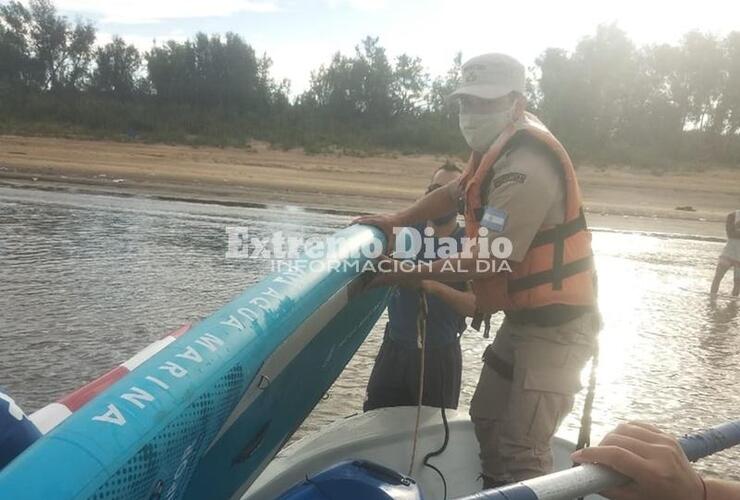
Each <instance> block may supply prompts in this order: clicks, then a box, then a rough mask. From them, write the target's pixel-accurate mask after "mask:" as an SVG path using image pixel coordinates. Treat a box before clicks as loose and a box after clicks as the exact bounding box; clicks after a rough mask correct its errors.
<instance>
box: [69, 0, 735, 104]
mask: <svg viewBox="0 0 740 500" xmlns="http://www.w3.org/2000/svg"><path fill="white" fill-rule="evenodd" d="M55 3H56V5H57V6H58V7H59V9H60V10H61V11H62V13H63V14H65V15H67V16H69V17H70V18H76V17H78V16H81V17H84V18H89V19H91V20H92V21H94V23H95V24H96V26H97V27H98V30H99V41H100V42H102V43H104V42H106V41H108V40H109V39H110V37H111V36H112V35H113V34H118V35H121V36H122V37H123V38H125V39H126V40H127V41H129V42H130V43H134V44H135V45H136V46H137V47H139V48H140V49H143V50H146V49H148V48H150V47H151V46H152V41H153V40H154V39H156V40H157V42H158V43H161V42H163V41H165V40H167V39H176V40H184V39H185V38H188V37H191V36H192V35H193V34H194V33H195V32H197V31H205V32H207V33H223V32H226V31H234V32H236V33H239V34H240V35H242V36H243V37H244V39H245V40H246V41H247V42H248V43H250V44H251V45H252V46H253V47H254V48H255V50H256V51H257V53H258V54H261V53H262V52H263V51H266V52H267V53H268V55H269V56H270V57H272V59H273V61H274V66H273V75H274V76H275V77H276V78H277V79H281V78H289V79H290V80H291V81H292V87H293V93H296V92H300V91H301V90H303V89H304V88H305V87H306V86H307V84H308V80H309V77H310V72H311V70H313V69H316V68H318V67H319V66H320V65H321V64H322V63H326V62H328V61H329V60H330V59H331V56H332V54H333V53H334V52H336V51H337V50H341V51H342V52H344V53H349V52H351V51H352V50H353V47H354V46H355V45H356V44H357V43H358V42H359V41H360V40H361V39H362V38H364V37H365V36H366V35H372V36H379V37H380V42H381V45H383V46H384V47H386V49H387V50H388V54H389V56H390V57H391V58H393V57H395V56H397V55H398V54H400V53H403V52H407V53H409V54H411V55H418V56H420V57H421V58H422V60H423V61H424V64H425V65H426V67H427V69H428V71H429V72H430V73H431V74H432V75H437V74H441V73H443V72H444V71H446V70H447V68H449V67H450V64H451V61H452V58H453V56H454V54H455V52H457V51H462V52H463V58H466V57H470V56H473V55H476V54H479V53H484V52H493V51H496V52H507V53H509V54H511V55H513V56H515V57H517V58H519V59H520V60H521V61H522V62H523V63H524V64H526V65H528V66H529V65H531V64H532V63H533V62H534V59H535V58H536V57H537V56H538V55H539V54H540V53H541V52H542V51H543V50H544V49H545V48H547V47H562V48H565V49H569V50H570V49H573V47H574V46H575V44H576V43H577V41H578V40H579V39H580V38H582V37H583V36H585V35H589V34H592V33H593V32H594V31H595V28H596V26H597V25H598V24H600V23H610V22H617V24H618V26H620V27H621V28H622V29H624V30H625V31H626V32H627V33H628V34H629V36H630V37H631V38H632V39H633V40H634V41H635V42H636V43H638V44H644V43H654V42H669V43H675V42H677V41H678V40H679V39H680V37H681V35H683V34H684V33H686V32H687V31H690V30H692V29H699V30H701V31H709V32H713V33H717V34H719V35H724V34H726V33H727V32H729V31H731V30H733V29H735V30H740V5H739V6H733V4H736V2H734V1H724V2H723V1H719V0H702V1H691V2H680V1H679V0H673V1H663V0H658V1H650V0H640V1H638V0H622V1H608V2H605V1H598V0H590V1H580V0H579V1H560V2H557V1H553V0H549V1H546V0H529V1H526V2H511V1H510V2H500V1H496V0H427V1H422V0H409V1H395V2H393V1H390V0H206V1H204V0H56V2H55Z"/></svg>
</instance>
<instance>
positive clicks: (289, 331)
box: [0, 226, 388, 500]
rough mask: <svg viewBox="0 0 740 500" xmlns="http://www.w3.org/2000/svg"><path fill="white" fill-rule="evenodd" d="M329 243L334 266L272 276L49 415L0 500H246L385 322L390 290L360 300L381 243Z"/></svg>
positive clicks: (0, 481)
mask: <svg viewBox="0 0 740 500" xmlns="http://www.w3.org/2000/svg"><path fill="white" fill-rule="evenodd" d="M334 237H335V238H337V239H342V240H343V243H342V244H341V245H339V246H338V247H336V248H335V250H334V251H333V252H332V253H331V254H330V255H326V256H322V257H321V258H318V259H309V258H307V257H306V258H304V259H302V260H301V261H300V262H302V263H303V264H302V265H301V264H300V262H299V266H297V267H298V269H296V266H294V267H293V268H291V269H286V270H284V271H281V272H277V273H274V274H272V275H270V276H268V277H267V278H266V279H264V280H263V281H261V282H260V283H258V284H257V285H254V286H252V287H250V288H249V289H248V290H247V291H246V292H244V293H243V294H242V295H241V296H239V297H237V298H236V299H235V300H233V301H232V302H231V303H229V304H227V305H226V306H225V307H223V308H222V309H221V310H219V311H217V312H215V313H214V314H213V315H211V316H210V317H208V318H206V319H205V320H203V321H202V322H200V323H199V324H196V325H194V326H192V327H190V328H184V329H181V331H178V332H176V334H173V335H170V336H168V337H165V338H164V339H162V340H161V341H158V342H157V343H155V345H153V346H150V347H149V348H147V349H145V350H144V351H143V352H142V353H140V354H138V355H137V356H134V358H132V359H131V360H129V361H128V362H126V363H124V364H123V365H121V367H118V368H117V369H115V370H113V371H112V372H111V373H109V374H106V376H105V377H103V378H104V380H102V381H101V380H99V381H96V382H95V383H93V384H91V385H88V386H86V387H85V388H83V389H84V390H82V391H81V392H80V391H77V393H75V395H74V396H75V397H70V398H65V400H62V402H60V403H56V404H54V405H50V407H48V408H46V409H44V411H42V412H41V414H40V415H37V416H36V418H35V419H34V420H35V421H37V422H39V423H40V425H41V426H42V427H44V430H46V431H47V434H46V435H45V436H44V437H42V438H41V439H40V440H39V441H37V442H36V443H35V444H34V445H33V446H31V447H30V448H29V449H28V450H26V451H25V452H24V453H23V454H21V455H20V456H19V457H17V458H16V459H15V460H14V461H13V462H11V463H10V464H9V465H8V466H7V467H6V468H5V469H4V470H3V471H2V472H0V497H2V498H13V499H16V500H23V499H34V500H35V499H50V498H54V499H58V500H65V499H78V498H79V499H82V498H91V499H114V498H115V499H119V498H120V499H142V498H143V499H149V500H157V499H167V500H173V499H180V498H186V499H204V498H208V499H213V500H219V499H228V498H239V497H240V496H241V495H242V494H243V492H244V491H246V489H247V488H248V487H249V485H250V484H251V483H252V482H253V481H254V479H255V478H256V477H257V475H258V474H259V473H260V472H261V471H262V469H263V468H264V467H265V466H266V465H267V464H268V463H269V462H270V460H271V459H272V458H273V456H274V455H275V454H276V453H277V452H278V451H279V450H280V448H281V447H282V446H283V444H284V443H285V442H286V441H287V440H288V439H289V437H290V436H291V435H292V434H293V432H294V431H295V430H296V429H297V428H298V427H299V426H300V424H301V422H303V420H304V419H305V417H306V416H307V415H308V414H309V413H310V411H311V409H312V408H313V407H314V406H315V405H316V403H317V402H318V401H319V399H320V398H321V396H322V395H323V394H324V393H325V392H326V391H327V390H328V389H329V387H330V386H331V384H332V383H333V382H334V380H335V379H336V378H337V377H338V376H339V374H340V373H341V371H342V370H343V369H344V367H345V366H346V364H347V363H348V362H349V360H350V359H351V357H352V355H353V354H354V353H355V351H356V350H357V348H358V347H359V346H360V344H361V343H362V342H363V341H364V339H365V337H366V336H367V334H368V333H369V332H370V330H371V329H372V327H373V325H374V324H375V322H376V321H377V319H378V318H379V317H380V315H381V313H382V312H383V310H384V308H385V305H386V301H387V296H388V291H387V289H374V290H370V291H364V290H363V281H364V278H366V277H367V276H366V275H365V274H363V270H366V269H367V264H369V263H370V262H371V261H372V255H374V254H377V252H376V250H377V249H378V247H380V250H382V247H383V246H385V239H384V236H383V235H382V233H381V232H380V231H379V230H377V229H375V228H372V227H367V226H351V227H349V228H346V229H344V230H342V231H340V232H338V233H337V234H335V235H334ZM361 250H364V251H361ZM368 255H369V256H368ZM337 263H343V264H351V265H336V264H337ZM308 264H310V265H308ZM78 407H79V408H78ZM55 420H56V421H60V420H61V422H56V421H55Z"/></svg>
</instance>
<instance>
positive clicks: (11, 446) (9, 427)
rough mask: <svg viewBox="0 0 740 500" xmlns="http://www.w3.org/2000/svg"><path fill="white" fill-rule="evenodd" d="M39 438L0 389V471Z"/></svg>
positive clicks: (30, 423) (33, 426)
mask: <svg viewBox="0 0 740 500" xmlns="http://www.w3.org/2000/svg"><path fill="white" fill-rule="evenodd" d="M40 437H41V432H39V430H38V429H37V428H36V426H35V425H34V424H33V422H31V421H30V420H29V419H28V417H26V414H25V413H23V410H21V409H20V407H19V406H18V405H17V404H15V401H13V399H12V398H11V397H10V396H8V395H7V394H6V393H4V392H3V391H2V390H1V389H0V470H2V469H3V468H4V467H5V466H6V465H8V464H9V463H10V462H11V461H12V460H13V459H14V458H15V457H17V456H18V455H20V454H21V452H23V450H25V449H26V448H28V447H29V446H31V444H33V442H34V441H36V440H37V439H38V438H40Z"/></svg>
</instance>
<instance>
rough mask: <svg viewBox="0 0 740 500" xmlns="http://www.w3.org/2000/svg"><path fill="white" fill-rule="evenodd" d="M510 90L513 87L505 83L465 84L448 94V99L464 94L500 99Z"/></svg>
mask: <svg viewBox="0 0 740 500" xmlns="http://www.w3.org/2000/svg"><path fill="white" fill-rule="evenodd" d="M510 92H511V88H510V87H508V86H503V85H463V86H462V87H460V88H458V89H457V90H456V91H454V92H453V93H452V94H450V95H448V96H447V100H448V101H450V100H452V99H454V98H456V97H460V96H463V95H472V96H473V97H479V98H481V99H498V98H499V97H503V96H505V95H508V94H509V93H510Z"/></svg>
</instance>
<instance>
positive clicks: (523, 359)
mask: <svg viewBox="0 0 740 500" xmlns="http://www.w3.org/2000/svg"><path fill="white" fill-rule="evenodd" d="M599 321H600V320H599V317H598V315H597V314H585V315H584V316H581V317H580V318H577V319H575V320H572V321H569V322H567V323H565V324H563V325H560V326H557V327H539V326H534V325H517V324H513V323H511V322H510V321H507V320H504V322H503V324H502V325H501V328H500V329H499V331H498V333H497V334H496V338H495V340H494V342H493V344H492V345H491V346H489V347H488V349H489V352H488V353H487V355H491V354H493V355H494V361H495V362H494V363H492V364H493V365H495V366H496V367H497V369H496V370H494V369H492V368H491V366H489V363H486V364H484V365H483V369H482V371H481V375H480V380H479V381H478V386H477V387H476V389H475V394H474V395H473V399H472V401H471V403H470V417H471V419H472V421H473V424H474V426H475V434H476V436H477V438H478V443H479V444H480V459H481V467H482V472H483V475H484V476H486V479H488V480H489V481H493V482H505V483H508V482H513V481H521V480H524V479H529V478H532V477H536V476H540V475H542V474H547V473H549V472H551V469H552V452H551V450H550V439H552V437H553V435H554V434H555V431H557V429H558V427H559V426H560V423H561V422H562V421H563V419H564V418H565V416H566V415H568V413H569V412H570V411H571V409H572V408H573V400H574V396H575V394H576V393H577V392H578V391H579V390H580V389H581V384H580V373H581V370H582V369H583V367H584V366H585V364H586V362H587V361H588V360H589V359H590V357H591V355H592V353H593V346H594V345H595V342H596V334H597V333H598V330H599ZM490 351H492V352H490ZM507 371H508V373H507ZM502 373H503V375H502Z"/></svg>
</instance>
